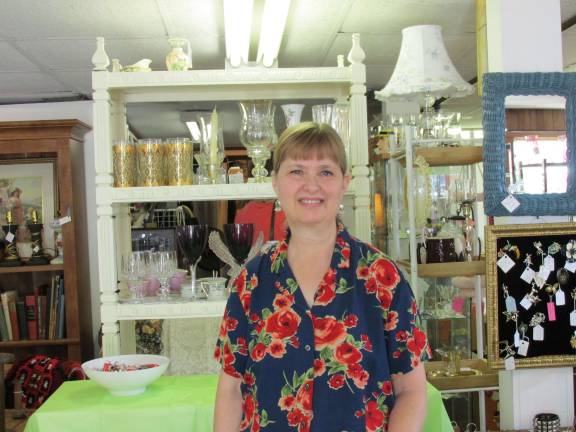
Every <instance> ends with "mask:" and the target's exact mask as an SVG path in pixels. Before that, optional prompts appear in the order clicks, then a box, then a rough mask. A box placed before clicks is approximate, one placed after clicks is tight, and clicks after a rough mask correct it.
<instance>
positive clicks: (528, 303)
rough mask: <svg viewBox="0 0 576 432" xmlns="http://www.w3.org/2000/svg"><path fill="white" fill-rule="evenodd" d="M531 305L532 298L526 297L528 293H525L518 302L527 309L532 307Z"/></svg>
mask: <svg viewBox="0 0 576 432" xmlns="http://www.w3.org/2000/svg"><path fill="white" fill-rule="evenodd" d="M532 305H533V303H532V300H530V297H528V294H526V295H525V296H524V298H523V299H522V301H521V302H520V306H522V307H523V308H524V309H526V310H528V309H530V308H531V307H532Z"/></svg>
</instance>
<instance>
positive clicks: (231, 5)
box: [224, 0, 254, 67]
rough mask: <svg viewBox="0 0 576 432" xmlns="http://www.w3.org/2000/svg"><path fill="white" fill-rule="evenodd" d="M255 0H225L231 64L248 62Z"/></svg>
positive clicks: (228, 49) (227, 39)
mask: <svg viewBox="0 0 576 432" xmlns="http://www.w3.org/2000/svg"><path fill="white" fill-rule="evenodd" d="M253 9H254V1H253V0H224V33H225V38H226V58H227V60H228V62H229V63H230V65H231V66H233V67H238V66H240V65H242V64H247V63H248V52H249V51H250V31H251V29H252V13H253Z"/></svg>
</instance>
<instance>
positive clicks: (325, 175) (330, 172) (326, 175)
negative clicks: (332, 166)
mask: <svg viewBox="0 0 576 432" xmlns="http://www.w3.org/2000/svg"><path fill="white" fill-rule="evenodd" d="M320 175H321V176H322V177H330V176H333V175H334V173H333V172H332V171H330V170H322V171H321V172H320Z"/></svg>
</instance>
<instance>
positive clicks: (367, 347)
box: [360, 334, 372, 352]
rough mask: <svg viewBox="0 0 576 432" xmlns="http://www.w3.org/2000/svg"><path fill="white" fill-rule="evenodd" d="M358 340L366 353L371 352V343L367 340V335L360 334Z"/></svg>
mask: <svg viewBox="0 0 576 432" xmlns="http://www.w3.org/2000/svg"><path fill="white" fill-rule="evenodd" d="M360 340H361V341H362V342H363V343H364V349H365V350H366V351H368V352H372V342H371V341H370V339H369V338H368V335H367V334H361V335H360Z"/></svg>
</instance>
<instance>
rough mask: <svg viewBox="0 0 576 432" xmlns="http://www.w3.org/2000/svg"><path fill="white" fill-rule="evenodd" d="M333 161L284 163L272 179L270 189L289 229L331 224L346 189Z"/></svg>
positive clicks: (343, 178) (348, 178)
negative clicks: (273, 192)
mask: <svg viewBox="0 0 576 432" xmlns="http://www.w3.org/2000/svg"><path fill="white" fill-rule="evenodd" d="M349 183H350V177H349V176H344V175H343V174H342V171H340V166H339V165H338V164H337V163H335V162H334V161H333V160H332V159H329V158H325V157H323V158H321V159H318V158H316V157H313V158H311V159H307V160H306V159H286V160H285V161H283V162H282V163H281V164H280V168H279V170H278V172H277V173H274V175H273V177H272V185H273V187H274V190H275V191H276V195H277V196H278V199H279V200H280V203H281V205H282V210H284V212H285V214H286V219H287V220H288V224H289V225H290V226H297V225H323V224H325V223H334V221H335V220H336V216H337V214H338V206H339V205H340V203H341V202H342V198H343V197H344V193H345V192H346V190H347V189H348V184H349Z"/></svg>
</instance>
